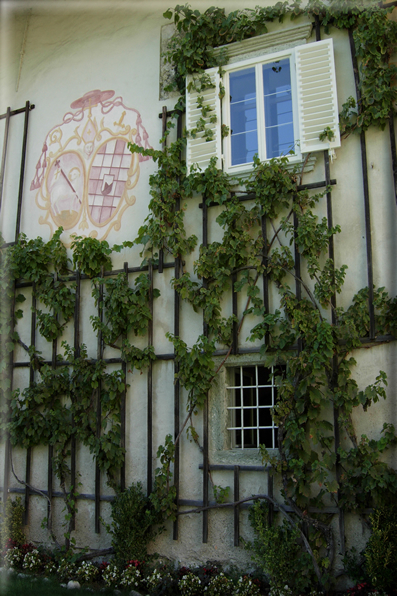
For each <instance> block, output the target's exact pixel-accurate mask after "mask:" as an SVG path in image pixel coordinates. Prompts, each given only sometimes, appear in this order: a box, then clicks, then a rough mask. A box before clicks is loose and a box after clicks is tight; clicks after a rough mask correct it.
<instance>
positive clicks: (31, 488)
mask: <svg viewBox="0 0 397 596" xmlns="http://www.w3.org/2000/svg"><path fill="white" fill-rule="evenodd" d="M10 464H11V471H12V474H13V476H14V478H15V480H16V481H17V482H19V484H22V486H26V487H27V488H28V489H29V490H31V491H32V492H35V493H38V494H39V495H41V496H42V497H44V498H45V499H47V501H48V505H49V514H48V525H49V527H50V528H52V504H51V499H50V498H49V497H48V495H46V494H45V493H44V492H43V491H41V490H40V489H38V488H35V487H34V486H32V485H31V484H28V483H27V482H25V481H24V480H21V479H20V478H18V476H17V475H16V472H15V469H14V462H13V461H12V450H11V449H10ZM50 536H51V538H52V540H53V541H54V543H55V546H56V547H57V548H59V549H60V548H61V545H60V544H59V542H58V540H57V539H56V536H55V534H54V532H53V530H52V529H51V530H50Z"/></svg>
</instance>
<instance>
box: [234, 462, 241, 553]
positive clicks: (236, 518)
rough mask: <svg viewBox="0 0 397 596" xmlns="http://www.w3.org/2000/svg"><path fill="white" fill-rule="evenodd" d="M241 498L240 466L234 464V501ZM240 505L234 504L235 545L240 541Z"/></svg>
mask: <svg viewBox="0 0 397 596" xmlns="http://www.w3.org/2000/svg"><path fill="white" fill-rule="evenodd" d="M239 500H240V466H234V502H235V503H236V502H237V501H239ZM239 513H240V507H239V506H238V505H235V506H234V546H238V545H239V543H240V515H239Z"/></svg>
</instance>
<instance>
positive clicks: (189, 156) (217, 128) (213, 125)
mask: <svg viewBox="0 0 397 596" xmlns="http://www.w3.org/2000/svg"><path fill="white" fill-rule="evenodd" d="M206 74H207V75H208V76H209V77H210V78H211V82H212V83H213V85H214V87H210V88H208V89H204V90H203V91H200V92H197V91H195V90H192V91H187V90H186V128H187V131H188V133H189V136H188V140H187V148H186V162H187V166H188V170H189V171H190V168H191V167H192V165H193V164H197V165H198V166H199V167H200V168H201V169H202V170H205V168H206V167H207V166H208V165H209V162H210V159H211V157H216V158H217V167H218V168H221V167H222V165H221V101H220V99H219V83H220V76H219V72H218V69H217V68H210V69H208V70H207V71H206ZM192 80H193V79H192V77H188V78H187V81H186V83H187V85H188V84H189V82H191V81H192ZM186 89H187V87H186ZM198 97H203V105H204V106H205V107H206V106H209V107H210V108H211V110H210V111H209V112H208V114H206V116H204V117H203V115H202V111H201V108H200V107H198V105H197V98H198ZM213 115H215V116H216V122H210V119H211V116H213ZM200 118H203V119H204V120H205V128H206V129H210V130H211V131H212V133H213V136H212V139H211V140H209V141H207V140H206V138H205V136H206V135H205V133H204V132H197V133H196V134H195V136H194V137H192V136H191V135H190V133H191V131H193V130H194V129H195V128H197V123H198V121H199V120H200Z"/></svg>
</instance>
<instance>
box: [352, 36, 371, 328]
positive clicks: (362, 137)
mask: <svg viewBox="0 0 397 596" xmlns="http://www.w3.org/2000/svg"><path fill="white" fill-rule="evenodd" d="M349 41H350V51H351V57H352V63H353V72H354V82H355V86H356V96H357V103H358V105H360V103H361V90H360V78H359V73H358V64H357V56H356V49H355V45H354V38H353V32H352V30H351V29H349ZM360 145H361V166H362V173H363V191H364V214H365V238H366V247H367V278H368V311H369V337H370V339H374V338H375V309H374V277H373V268H372V237H371V213H370V202H369V188H368V165H367V148H366V143H365V132H364V131H363V132H361V134H360Z"/></svg>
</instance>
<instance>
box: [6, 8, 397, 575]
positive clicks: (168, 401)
mask: <svg viewBox="0 0 397 596" xmlns="http://www.w3.org/2000/svg"><path fill="white" fill-rule="evenodd" d="M191 4H192V6H193V7H195V8H196V7H197V8H199V9H200V10H203V9H205V8H207V7H209V6H210V5H211V3H210V2H207V1H206V0H199V1H195V2H192V3H191ZM269 4H270V2H269ZM217 5H218V6H224V7H226V8H227V9H228V10H232V9H233V10H234V9H237V8H242V7H244V6H251V7H253V6H255V2H245V1H241V0H239V1H234V0H227V1H220V0H218V2H217ZM168 7H169V2H168V0H167V1H165V0H164V1H151V0H140V1H134V0H126V1H124V2H123V1H112V2H110V1H98V0H93V1H79V0H76V1H65V2H63V1H61V0H56V1H51V2H44V1H37V2H18V3H14V2H8V1H4V2H2V3H1V5H0V10H1V13H0V16H1V46H0V48H1V69H0V112H1V113H4V112H5V111H6V108H7V106H11V107H12V109H16V108H20V107H23V105H24V104H25V102H26V101H27V100H29V101H30V102H31V103H32V104H34V105H35V109H34V110H32V112H31V113H30V123H29V135H28V145H27V160H26V169H25V173H26V175H25V187H24V194H23V210H22V224H21V230H22V231H23V232H24V233H26V234H27V235H28V237H29V238H34V237H36V236H38V235H40V236H42V237H43V238H44V239H49V237H50V229H49V226H48V225H43V224H41V223H40V217H41V216H42V215H43V213H42V211H41V210H40V209H39V208H38V206H37V204H36V202H35V201H36V191H30V183H31V181H32V180H33V178H34V176H35V172H36V164H37V161H38V159H39V157H40V154H41V150H42V145H43V142H44V139H45V138H46V135H47V134H48V132H49V130H51V129H52V128H53V127H54V126H56V125H57V124H59V123H61V122H62V119H63V117H64V115H65V114H66V113H68V112H70V111H71V107H70V106H71V104H72V102H73V101H75V100H77V99H78V98H81V97H82V96H83V95H84V94H85V93H87V92H88V91H91V90H94V89H100V90H102V91H104V90H108V89H111V90H114V92H115V95H114V97H117V96H120V97H122V98H123V101H124V103H125V105H126V106H128V107H129V108H135V109H136V110H138V112H139V113H140V115H141V117H142V123H143V125H144V127H145V128H146V130H147V133H148V135H149V142H150V144H151V146H153V147H154V148H159V143H158V139H159V138H160V136H161V121H160V120H159V118H158V114H159V113H160V112H161V109H162V106H163V105H166V106H167V108H168V109H172V107H173V104H174V99H173V98H172V97H170V98H168V99H162V100H159V84H160V31H161V27H162V26H163V25H164V22H165V21H164V19H163V18H162V13H163V12H164V11H165V10H166V9H167V8H168ZM277 27H281V25H278V24H274V25H272V27H271V28H272V29H277ZM332 36H333V38H334V43H335V61H336V72H337V85H338V101H339V107H341V105H342V103H343V102H344V101H345V99H346V98H347V97H348V96H349V95H354V82H353V76H352V69H351V63H350V57H349V44H348V39H347V36H346V35H344V34H343V33H341V32H337V31H333V32H332ZM312 39H313V38H312ZM21 51H22V54H21ZM117 114H118V115H120V112H117ZM76 126H77V124H76ZM1 127H3V128H1ZM3 131H4V120H3V121H0V139H2V137H3ZM22 132H23V116H15V117H13V118H12V122H11V137H10V144H9V151H8V157H7V159H8V160H12V163H13V164H16V166H15V167H13V168H8V169H7V177H6V180H5V194H4V199H3V207H4V208H3V210H2V213H1V215H0V228H1V231H2V233H3V235H4V236H5V238H6V240H12V239H13V234H14V232H13V225H14V224H13V220H14V217H15V210H16V206H15V196H16V191H17V187H18V180H19V159H20V157H19V155H20V149H19V147H20V143H21V139H22ZM0 143H2V141H0ZM367 150H368V164H369V187H370V194H371V217H372V228H371V231H372V239H373V261H374V276H375V283H376V285H384V286H386V288H387V289H388V290H389V291H390V293H391V294H392V295H394V294H395V293H396V292H397V279H396V274H395V257H396V238H397V224H396V217H395V215H396V206H395V197H394V195H393V184H392V178H391V157H390V144H389V140H388V135H387V133H386V132H379V131H370V132H369V133H368V134H367ZM154 171H155V164H154V163H153V162H152V161H151V160H148V161H144V162H141V164H140V167H139V172H140V173H139V180H138V182H137V184H136V186H135V188H134V195H135V197H136V201H135V204H134V205H132V206H130V207H129V208H128V209H127V210H126V211H125V213H124V215H123V217H122V220H121V226H120V229H119V230H116V229H115V228H112V229H111V230H110V231H109V233H108V234H107V240H108V241H109V243H110V244H111V245H112V244H114V243H121V242H122V241H123V240H132V239H134V238H135V236H136V234H137V232H138V229H139V227H140V226H141V225H142V223H143V221H144V219H145V217H146V215H147V213H148V202H149V199H150V195H149V185H148V180H149V175H150V174H151V173H153V172H154ZM331 177H332V178H336V179H337V182H338V184H337V185H336V186H335V187H334V188H333V214H334V223H335V224H340V225H341V227H342V232H341V234H340V235H339V236H338V238H337V239H336V242H335V255H336V263H337V265H338V266H340V265H341V264H343V263H345V264H347V265H348V272H347V276H346V283H345V288H344V293H343V295H342V296H341V297H338V299H337V300H338V305H340V306H348V305H349V304H350V302H351V298H352V296H353V295H354V293H355V292H357V290H359V289H360V288H361V287H363V286H365V285H367V272H366V258H365V242H366V241H365V232H364V207H363V190H362V177H361V157H360V145H359V140H358V138H356V137H353V136H351V137H349V138H348V139H346V140H345V141H344V142H343V144H342V147H341V148H340V149H338V150H337V159H336V160H335V161H334V163H333V164H332V165H331ZM323 179H324V170H323V160H322V155H318V156H317V161H316V165H315V167H314V169H313V171H311V172H309V173H307V174H305V177H304V182H314V181H319V180H323ZM200 200H201V199H200V197H196V198H194V199H192V200H191V202H190V204H189V208H188V210H187V212H186V226H187V232H188V233H189V234H192V233H194V234H196V235H197V236H198V243H199V244H200V242H201V234H202V231H201V212H200V211H199V209H198V203H199V202H200ZM318 213H319V215H320V216H324V215H325V206H324V203H322V204H321V205H320V206H319V208H318ZM216 214H217V212H216V210H214V211H213V212H211V217H213V219H212V221H211V222H210V225H209V241H212V240H215V239H217V238H219V237H220V229H219V226H218V225H217V224H216V222H215V221H214V218H215V217H216ZM72 231H76V232H78V233H84V230H79V228H78V226H76V229H73V230H69V231H68V234H70V232H72ZM99 232H100V233H103V232H102V231H101V230H100V231H99ZM99 232H98V233H99ZM68 234H67V235H65V241H66V242H69V240H70V239H69V238H68V237H67V236H68ZM138 253H139V250H138V249H137V248H134V249H128V250H127V249H126V250H124V251H122V253H121V254H120V255H117V254H115V255H114V256H113V261H114V266H115V267H121V266H122V264H123V262H124V261H126V260H127V261H128V262H129V264H130V265H132V264H134V265H135V264H137V263H138V262H140V258H139V255H138ZM197 256H198V248H197V250H196V251H195V252H194V253H193V254H192V255H191V256H189V257H187V260H186V268H188V269H190V270H191V269H192V264H193V262H194V260H195V259H196V258H197ZM132 278H133V276H131V279H132ZM171 278H172V273H171V270H165V271H164V273H163V274H162V275H156V276H155V286H156V287H157V288H158V289H160V292H161V298H159V299H158V300H156V301H155V306H154V343H155V346H156V352H157V353H170V352H171V351H172V345H171V344H170V343H169V341H168V340H167V338H166V337H165V333H166V332H167V331H172V329H173V314H172V313H173V290H172V289H171V287H170V280H171ZM291 284H293V280H291ZM90 294H91V289H90V283H89V282H85V283H84V284H83V286H82V297H83V300H82V309H83V310H82V314H81V341H82V342H84V343H86V344H87V346H88V353H89V355H90V356H93V357H95V356H96V338H95V337H94V336H93V333H92V330H91V326H90V323H89V316H90V315H92V314H94V312H95V308H94V304H93V301H92V299H91V297H90ZM26 295H27V298H28V299H27V300H26V302H25V303H24V304H23V306H22V308H23V309H24V319H23V320H22V322H21V323H20V324H19V325H18V332H19V333H20V334H21V338H22V339H23V341H25V343H29V337H30V331H29V324H28V322H29V317H30V304H31V302H30V290H27V292H26ZM270 299H271V304H272V307H276V306H277V305H278V300H279V299H278V296H277V295H276V294H274V295H273V294H272V295H271V297H270ZM240 308H242V304H240ZM230 309H231V307H230V303H225V313H230ZM250 327H251V322H250V321H247V323H245V325H244V327H243V330H242V333H241V340H240V341H241V345H242V346H243V347H253V346H254V345H255V344H251V343H249V342H247V341H246V340H245V338H246V337H247V335H248V332H249V328H250ZM201 330H202V319H201V315H200V314H199V313H198V314H196V313H194V312H193V311H192V309H191V308H190V307H189V306H188V305H183V306H182V310H181V336H182V338H183V339H184V340H185V341H186V342H187V343H188V345H192V344H193V343H194V342H195V340H196V338H197V336H198V335H199V334H200V333H201ZM66 339H67V340H68V341H69V342H72V339H73V327H72V324H70V325H69V327H68V329H67V330H66ZM139 341H140V342H141V343H138V345H141V346H142V347H143V346H144V345H145V341H146V340H145V338H143V339H142V340H139ZM38 348H39V349H40V350H42V352H43V355H44V356H45V357H48V358H49V357H50V356H51V346H50V345H49V344H47V343H46V342H45V341H44V340H42V339H40V338H38ZM106 355H107V356H111V355H114V354H113V353H112V352H111V351H110V350H109V351H108V352H107V354H106ZM355 358H356V359H357V362H358V364H357V369H356V371H355V372H356V378H357V379H358V383H359V386H360V387H364V386H365V385H366V384H368V383H371V382H373V381H374V379H375V376H376V374H377V373H378V371H379V370H380V369H382V370H385V371H386V372H387V373H388V375H389V380H390V383H389V388H388V396H389V398H388V401H387V402H385V403H381V404H380V403H379V404H377V405H376V406H375V407H374V408H372V409H371V411H370V412H369V413H368V414H366V415H365V416H363V413H362V412H358V411H357V413H356V414H355V421H356V422H357V425H358V427H359V429H360V433H361V431H362V432H363V433H367V434H368V435H370V436H371V437H379V433H380V429H381V427H382V424H383V422H384V421H392V422H393V421H396V405H395V403H396V394H395V386H396V378H395V362H396V346H395V345H394V344H393V345H382V346H378V347H376V348H375V349H371V350H366V349H364V350H360V351H357V354H355ZM18 359H20V360H23V359H24V355H23V353H22V350H20V349H17V350H16V352H15V360H18ZM250 360H251V361H256V360H257V357H252V358H245V359H243V361H247V362H248V361H250ZM173 374H174V371H173V365H172V361H158V362H156V363H155V364H154V367H153V378H154V404H153V409H154V434H153V455H154V457H153V468H155V467H156V466H157V462H156V460H155V453H156V449H157V446H158V445H159V444H161V443H162V442H163V441H164V437H165V435H166V434H167V433H172V432H173V393H174V389H173ZM222 374H223V373H222ZM222 374H220V375H219V378H218V379H217V380H216V382H215V384H214V389H213V392H212V394H211V398H210V410H209V411H210V428H211V433H212V434H211V433H210V434H211V442H210V451H211V458H213V460H214V461H215V460H216V461H218V460H219V462H220V461H223V460H224V461H226V460H227V462H228V463H229V462H230V461H238V462H239V463H240V462H241V463H244V462H245V463H247V462H248V463H258V464H259V463H261V462H260V458H259V455H258V454H257V453H248V454H247V455H242V454H241V453H237V454H235V455H234V454H233V453H232V452H229V453H228V454H220V453H219V449H218V448H217V439H219V436H220V434H222V433H224V432H225V429H224V428H220V422H219V421H220V414H221V410H222V408H223V406H224V404H223V402H222V400H221V401H220V400H219V393H221V392H222V387H223V381H222ZM127 380H128V383H129V384H130V388H129V391H128V396H127V439H126V448H127V458H126V473H127V484H129V483H130V482H132V481H138V480H139V481H142V483H143V485H144V486H146V441H147V431H146V387H147V373H146V371H143V373H142V374H140V373H139V372H134V373H133V374H131V373H129V374H128V379H127ZM27 382H28V372H27V370H23V369H17V371H16V373H15V377H14V386H19V385H20V386H24V385H26V383H27ZM185 410H186V395H184V394H183V392H182V403H181V418H182V417H183V415H184V412H185ZM195 422H196V427H197V429H198V430H199V432H200V435H201V434H202V433H201V428H202V416H201V414H199V415H198V416H197V417H196V419H195ZM219 433H220V434H219ZM180 449H181V488H180V496H181V498H182V499H192V500H199V499H201V498H202V471H200V470H199V468H198V466H199V464H200V463H201V462H202V455H201V453H200V451H199V450H198V449H197V446H196V445H194V444H192V443H189V442H188V441H186V440H183V441H182V443H181V446H180ZM46 458H47V451H46V449H44V448H36V449H34V450H33V462H34V463H33V466H32V484H33V485H37V486H38V487H39V488H45V487H46ZM390 461H391V463H392V464H393V465H395V464H396V462H395V455H392V456H391V460H390ZM3 463H4V447H3V446H1V452H0V478H1V479H2V478H3ZM14 463H15V470H16V473H17V475H18V476H19V477H23V476H24V468H25V454H24V453H23V452H22V451H19V450H15V452H14ZM77 469H78V472H79V474H80V481H81V483H82V485H81V489H80V490H81V492H82V493H87V494H92V493H93V492H94V477H95V466H94V463H93V460H92V457H91V455H90V454H89V453H88V451H87V450H85V449H84V448H82V447H79V449H78V452H77ZM214 480H215V482H216V483H218V484H223V485H230V486H232V485H233V479H232V475H231V473H229V472H222V473H221V472H219V473H217V474H215V475H214ZM1 482H2V480H1ZM102 484H103V486H102V492H103V494H105V495H112V491H111V490H110V489H109V488H108V487H107V486H106V485H105V479H104V478H103V479H102ZM241 484H242V487H241V491H242V495H243V496H245V495H249V494H251V493H252V492H265V491H266V490H267V477H266V474H265V473H260V474H257V475H252V476H248V474H243V475H242V481H241ZM10 486H11V487H12V488H16V487H17V486H18V484H17V482H16V481H15V480H14V479H12V478H10ZM279 488H280V487H278V486H277V485H276V494H278V491H279ZM54 490H59V487H58V486H57V483H56V482H54ZM212 498H213V496H212V493H211V494H210V499H211V500H212ZM54 503H55V504H54V508H55V515H54V518H55V519H56V522H55V529H56V531H57V532H59V534H62V531H61V526H60V524H61V520H62V511H61V510H62V508H63V507H62V503H61V500H60V499H55V500H54ZM101 514H102V516H103V517H104V518H105V519H109V503H102V505H101ZM29 515H30V518H29V527H28V537H29V539H31V540H34V541H46V540H47V539H48V535H47V533H46V531H45V530H42V529H41V528H40V524H41V520H42V518H43V517H44V516H45V515H46V504H45V501H44V500H43V499H40V498H39V497H32V499H31V507H30V513H29ZM246 517H247V516H246V513H242V535H243V536H244V537H249V536H250V529H249V527H248V524H247V519H246ZM209 519H210V529H209V541H208V543H207V544H203V543H202V541H201V534H202V529H201V516H199V515H195V514H188V515H186V516H181V519H180V531H179V538H178V540H176V541H173V540H172V528H171V524H168V525H167V529H166V532H165V533H164V534H163V535H162V536H161V537H159V538H158V539H157V540H156V542H155V544H153V551H156V552H159V553H160V554H161V555H163V556H167V557H169V558H173V559H177V560H179V561H181V563H184V564H185V563H191V562H196V563H198V562H203V561H206V560H221V561H223V562H224V563H236V564H240V565H243V564H247V562H248V560H249V557H248V555H247V553H246V552H244V551H243V549H242V548H235V547H234V546H233V525H232V524H233V513H232V511H227V512H218V513H214V512H212V513H210V516H209ZM348 527H349V535H350V536H351V539H350V540H351V542H353V541H355V542H360V541H362V540H363V538H362V534H361V529H360V528H358V526H357V524H356V522H353V521H349V526H348ZM77 528H78V529H77V531H76V533H75V534H76V539H77V544H78V546H79V547H85V546H90V547H91V548H97V547H106V546H108V545H109V542H110V540H109V536H108V535H106V533H105V531H104V530H102V531H101V533H100V534H99V535H98V534H95V533H94V507H93V503H92V502H90V501H82V500H81V501H79V512H78V516H77Z"/></svg>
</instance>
